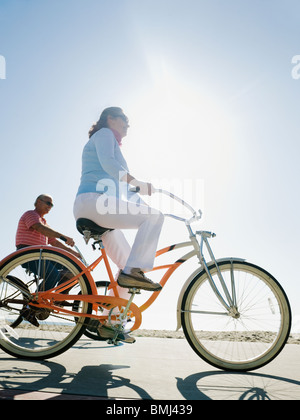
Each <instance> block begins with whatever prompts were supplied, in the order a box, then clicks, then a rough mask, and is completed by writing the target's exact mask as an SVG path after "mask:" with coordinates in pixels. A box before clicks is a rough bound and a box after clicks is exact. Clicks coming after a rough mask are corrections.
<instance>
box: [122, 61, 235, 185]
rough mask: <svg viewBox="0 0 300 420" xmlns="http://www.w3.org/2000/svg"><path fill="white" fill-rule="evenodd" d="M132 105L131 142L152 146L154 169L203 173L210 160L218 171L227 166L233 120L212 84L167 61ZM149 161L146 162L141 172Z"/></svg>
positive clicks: (141, 149) (167, 172) (190, 174)
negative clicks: (175, 70)
mask: <svg viewBox="0 0 300 420" xmlns="http://www.w3.org/2000/svg"><path fill="white" fill-rule="evenodd" d="M132 111H133V113H132V114H133V119H134V124H133V126H132V128H131V129H130V136H131V135H132V147H135V148H136V150H137V151H138V152H139V153H143V152H144V151H146V150H147V162H149V163H150V162H153V163H155V171H153V167H152V168H149V171H152V173H153V172H155V173H156V174H161V176H163V177H167V176H171V177H172V176H173V177H174V176H177V177H178V176H181V177H185V178H186V177H193V178H195V177H200V178H203V177H204V172H205V171H206V170H207V169H208V167H210V168H211V165H214V166H215V168H214V173H215V174H216V172H218V176H219V175H220V174H221V173H222V172H223V171H224V165H225V162H226V165H227V164H228V160H230V153H232V147H228V146H233V144H232V143H233V130H232V120H231V118H230V116H229V115H228V114H227V112H226V110H225V106H224V105H222V103H221V100H217V99H216V98H213V97H211V96H210V94H209V92H208V91H207V89H205V88H202V89H201V88H199V86H198V87H193V86H191V84H189V83H188V82H186V81H184V82H183V81H182V80H178V79H177V78H176V77H175V76H174V75H173V74H172V73H171V72H169V71H167V70H166V68H165V67H164V68H163V69H162V71H161V72H158V71H156V72H155V73H154V75H153V86H152V88H151V90H149V92H148V93H146V94H144V96H143V97H142V98H140V100H139V101H138V103H137V104H136V107H134V109H132ZM131 130H132V131H131ZM149 144H150V147H149ZM229 149H231V152H230V153H229V152H228V150H229ZM142 160H143V159H142ZM135 166H136V162H135ZM148 167H149V166H148V165H146V168H145V162H143V167H141V172H143V173H145V171H147V168H148ZM228 170H229V171H230V167H229V168H227V167H226V171H227V172H228ZM158 176H159V175H158Z"/></svg>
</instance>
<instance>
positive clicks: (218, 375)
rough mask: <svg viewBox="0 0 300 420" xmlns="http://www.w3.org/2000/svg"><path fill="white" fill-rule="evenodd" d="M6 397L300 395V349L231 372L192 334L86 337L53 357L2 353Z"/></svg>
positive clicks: (1, 391)
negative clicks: (213, 361) (116, 339)
mask: <svg viewBox="0 0 300 420" xmlns="http://www.w3.org/2000/svg"><path fill="white" fill-rule="evenodd" d="M0 399H1V400H9V399H11V400H12V399H13V400H61V399H62V400H102V401H104V400H105V401H136V402H138V401H139V400H148V401H152V402H153V401H155V400H163V401H169V402H170V401H175V400H176V401H192V400H198V401H201V400H300V346H299V345H293V344H289V345H286V347H285V348H284V350H283V351H282V353H281V354H280V355H279V356H278V357H277V358H276V359H275V360H274V361H272V362H271V363H270V364H268V365H267V366H265V367H263V368H261V369H259V370H256V371H254V372H249V373H230V372H224V371H221V370H218V369H215V368H213V367H211V366H210V365H208V364H207V363H206V362H204V361H202V360H201V359H200V358H199V357H198V356H197V355H196V354H195V353H194V352H193V350H192V349H191V348H190V347H189V345H188V343H187V341H186V340H185V339H167V338H141V337H139V338H137V342H136V343H135V344H133V345H130V344H124V345H121V346H118V347H113V346H111V345H108V344H107V343H106V342H96V341H92V340H89V339H87V338H82V339H81V340H79V341H78V342H77V344H76V345H75V346H74V347H73V348H72V349H70V350H68V351H67V352H65V353H64V354H62V355H60V356H58V357H56V358H53V359H50V360H48V361H24V360H19V359H15V358H13V357H11V356H9V355H7V354H5V353H3V352H2V351H0Z"/></svg>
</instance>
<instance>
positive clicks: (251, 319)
mask: <svg viewBox="0 0 300 420" xmlns="http://www.w3.org/2000/svg"><path fill="white" fill-rule="evenodd" d="M156 192H159V193H163V194H166V195H168V196H169V197H170V198H172V199H174V200H176V201H178V202H179V203H181V204H182V205H183V206H185V207H186V208H187V209H188V210H189V211H190V212H191V215H192V216H191V218H189V219H186V218H183V217H179V216H177V215H174V214H168V215H166V216H169V217H172V218H174V219H176V220H178V221H180V222H183V223H184V224H185V226H186V228H187V231H188V235H189V240H188V241H187V242H183V243H178V244H176V245H171V246H168V247H166V248H164V249H162V250H160V251H158V252H157V254H156V257H157V258H158V257H159V256H161V255H163V254H168V253H170V252H171V251H172V250H175V249H176V250H177V249H181V248H182V249H185V248H188V247H189V248H190V250H189V251H188V252H187V253H185V254H184V255H183V256H182V257H181V258H180V259H177V260H176V261H175V262H172V263H170V264H164V265H161V266H155V267H154V269H153V271H157V270H164V274H163V275H162V278H161V280H160V284H161V286H162V287H163V288H164V286H165V284H166V282H167V281H168V280H169V279H170V277H171V276H172V274H173V273H174V272H175V270H177V269H178V267H180V266H181V265H182V264H184V263H185V262H186V261H188V260H190V259H191V258H193V257H196V259H197V260H198V266H197V268H196V270H195V271H194V272H193V273H191V274H190V276H189V277H188V279H187V280H186V281H185V282H184V284H183V287H182V290H181V293H180V295H179V298H178V304H177V324H178V325H177V329H180V328H181V327H182V328H183V331H184V335H185V337H186V339H187V341H188V343H189V344H190V346H191V347H192V349H193V350H194V351H195V352H196V353H197V354H198V355H199V356H200V357H201V358H202V359H204V360H205V361H206V362H208V363H209V364H211V365H213V366H215V367H217V368H219V369H223V370H231V371H250V370H254V369H257V368H260V367H262V366H264V365H265V364H267V363H269V362H270V361H271V360H273V359H274V358H275V357H276V356H277V355H278V354H279V353H280V351H281V350H282V349H283V347H284V345H285V343H286V341H287V339H288V336H289V333H290V328H291V309H290V305H289V301H288V298H287V296H286V294H285V292H284V290H283V288H282V287H281V285H280V284H279V283H278V281H277V280H276V279H275V278H274V277H273V276H272V275H271V274H269V273H268V272H267V271H266V270H264V269H262V268H260V267H258V266H257V265H255V264H252V263H249V262H247V261H246V260H244V259H241V258H222V259H215V257H214V254H213V251H212V248H211V246H210V243H209V239H211V238H213V237H215V236H216V235H215V234H214V233H212V232H208V231H204V230H200V231H196V232H194V231H193V229H192V227H191V225H192V223H193V222H195V221H198V220H200V218H201V215H202V213H201V211H200V210H199V211H195V210H194V209H193V208H192V207H191V206H190V205H189V204H188V203H186V202H185V201H183V200H182V199H181V198H179V197H176V196H175V195H174V194H172V193H170V192H168V191H165V190H161V189H159V190H156ZM77 228H78V230H79V231H80V232H81V233H82V234H83V236H84V239H85V241H86V243H88V242H89V240H90V239H93V240H94V243H93V247H95V246H96V245H98V246H99V248H100V256H99V257H98V258H97V259H96V260H95V261H94V262H93V263H92V264H90V265H89V264H87V263H86V262H85V260H84V257H83V256H82V260H79V259H78V258H76V257H75V256H73V255H72V254H70V253H68V252H65V251H63V250H61V249H57V248H53V247H50V246H32V247H27V248H24V249H21V250H18V251H16V252H14V253H12V254H11V255H9V256H7V257H6V258H4V259H3V260H2V261H1V262H0V348H1V349H2V350H3V351H4V352H6V353H8V354H10V355H12V356H14V357H17V358H23V359H35V360H37V359H48V358H51V357H55V356H57V355H59V354H61V353H63V352H65V351H66V350H67V349H69V348H70V347H71V346H73V345H74V344H75V343H76V342H77V340H79V338H80V337H81V336H82V334H86V335H87V336H89V337H90V338H93V339H100V337H99V335H98V333H97V330H98V326H99V323H103V322H106V325H107V324H108V325H110V326H111V327H112V328H113V329H114V330H115V336H114V338H112V339H110V340H109V343H111V344H114V345H117V344H118V339H117V338H118V334H119V333H120V332H122V331H126V332H131V331H134V330H137V329H138V328H139V327H140V325H141V323H142V313H143V312H144V311H145V310H146V309H148V308H149V307H150V306H151V305H152V303H153V302H154V301H155V300H156V299H157V297H158V296H159V294H160V293H162V290H163V289H162V290H161V291H160V292H153V293H152V294H151V295H150V297H149V298H148V300H147V301H146V302H145V303H144V304H142V305H141V306H137V305H136V304H135V303H134V302H133V300H134V297H135V295H136V294H137V293H139V290H138V289H135V288H134V289H130V299H129V300H126V299H122V298H120V297H119V295H118V291H117V287H116V286H117V283H116V281H115V280H114V276H113V273H112V270H111V267H110V263H109V260H108V257H107V255H106V252H105V249H104V247H103V243H102V240H101V236H102V235H103V233H104V232H105V231H106V230H107V229H104V228H101V227H100V226H98V225H95V224H94V223H93V222H91V221H89V220H86V219H79V221H78V222H77ZM77 250H78V249H77ZM78 251H79V250H78ZM204 253H205V254H208V257H209V260H207V257H205V255H204ZM81 255H82V254H81ZM101 262H103V263H104V265H105V268H106V272H107V276H108V280H109V281H108V280H107V281H104V282H103V281H100V282H97V281H95V280H94V278H93V275H92V272H93V270H94V269H95V268H96V267H97V266H98V265H99V264H100V263H101ZM33 267H34V269H33ZM47 276H52V280H53V277H54V276H57V281H56V283H54V284H57V286H56V287H54V288H52V289H50V290H43V287H42V285H43V283H44V282H45V281H46V278H47ZM108 288H110V289H111V288H112V289H113V290H114V294H115V296H108V295H107V294H106V292H107V289H108ZM132 323H133V325H132V326H131V328H130V329H129V331H128V330H126V324H127V325H129V324H132Z"/></svg>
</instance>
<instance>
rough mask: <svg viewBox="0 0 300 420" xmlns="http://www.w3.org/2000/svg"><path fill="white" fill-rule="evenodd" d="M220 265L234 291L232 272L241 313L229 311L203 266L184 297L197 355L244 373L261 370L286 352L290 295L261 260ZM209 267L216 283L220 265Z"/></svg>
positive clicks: (188, 335)
mask: <svg viewBox="0 0 300 420" xmlns="http://www.w3.org/2000/svg"><path fill="white" fill-rule="evenodd" d="M218 267H219V269H220V271H221V273H222V276H223V277H224V279H225V282H226V285H227V287H228V290H231V293H232V295H233V292H232V290H233V289H232V288H231V273H232V272H233V275H234V284H235V290H236V298H237V307H238V311H239V315H236V318H234V317H232V316H229V314H228V311H227V314H226V312H224V307H223V306H222V305H221V303H220V300H219V299H218V298H217V296H216V294H215V293H214V292H213V289H212V287H211V286H210V283H209V280H208V275H207V273H206V272H205V270H203V271H201V272H200V273H199V274H197V275H196V276H195V277H194V279H193V280H192V281H191V282H190V284H189V286H188V287H187V290H186V292H185V293H184V296H183V300H182V306H181V311H182V312H181V321H182V326H183V331H184V334H185V336H186V339H187V341H188V343H189V344H190V346H191V347H192V349H193V350H194V351H195V352H196V353H197V354H198V356H200V357H201V358H202V359H203V360H205V361H206V362H207V363H209V364H210V365H212V366H214V367H217V368H219V369H223V370H228V371H239V372H245V371H251V370H255V369H258V368H260V367H262V366H264V365H266V364H267V363H269V362H271V361H272V360H273V359H274V358H275V357H276V356H277V355H278V354H279V353H280V352H281V350H282V349H283V347H284V345H285V344H286V341H287V339H288V337H289V333H290V329H291V318H292V316H291V309H290V304H289V301H288V298H287V296H286V294H285V292H284V290H283V288H282V287H281V285H280V284H279V283H278V281H277V280H276V279H275V278H274V277H273V276H272V275H271V274H269V273H268V272H267V271H266V270H264V269H262V268H260V267H258V266H257V265H254V264H251V263H248V262H244V261H237V260H236V261H234V260H231V259H228V260H225V261H222V262H220V263H219V264H218ZM209 269H210V273H211V275H212V277H213V280H214V282H215V283H217V282H218V275H217V268H216V266H215V265H214V264H213V265H210V266H209ZM232 270H233V271H232ZM230 288H231V289H230Z"/></svg>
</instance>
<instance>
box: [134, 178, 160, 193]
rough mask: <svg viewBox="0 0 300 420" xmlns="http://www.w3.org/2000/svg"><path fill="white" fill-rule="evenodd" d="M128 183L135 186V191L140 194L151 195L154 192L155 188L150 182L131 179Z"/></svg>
mask: <svg viewBox="0 0 300 420" xmlns="http://www.w3.org/2000/svg"><path fill="white" fill-rule="evenodd" d="M130 185H133V186H134V187H135V188H136V192H138V193H139V194H141V195H152V194H153V193H154V192H155V188H154V187H153V185H152V184H151V183H150V182H143V181H138V180H137V179H133V180H132V181H131V182H130Z"/></svg>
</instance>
